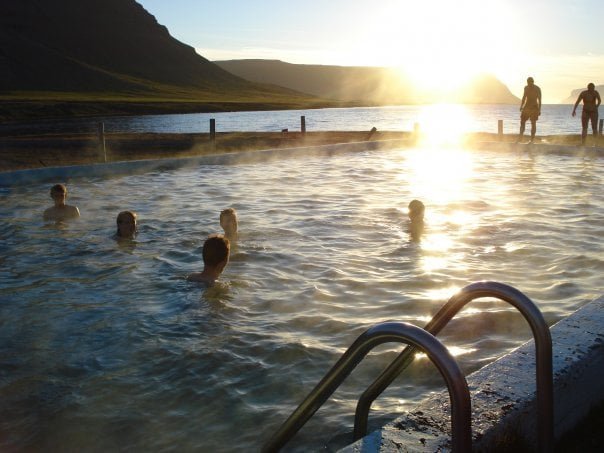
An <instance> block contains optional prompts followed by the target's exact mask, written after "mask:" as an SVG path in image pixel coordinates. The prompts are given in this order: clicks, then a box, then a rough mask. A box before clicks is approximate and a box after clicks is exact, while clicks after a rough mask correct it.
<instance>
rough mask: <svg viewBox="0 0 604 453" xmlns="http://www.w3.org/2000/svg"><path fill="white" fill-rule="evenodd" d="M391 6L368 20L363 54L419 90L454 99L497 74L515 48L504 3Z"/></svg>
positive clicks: (479, 0) (469, 0) (435, 1)
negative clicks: (482, 76)
mask: <svg viewBox="0 0 604 453" xmlns="http://www.w3.org/2000/svg"><path fill="white" fill-rule="evenodd" d="M485 3H486V2H484V0H457V1H450V0H432V1H417V0H416V1H401V0H398V1H397V0H385V1H382V2H380V3H379V6H376V10H375V11H372V13H371V14H370V16H369V17H368V18H367V20H370V21H371V25H370V26H368V27H366V30H365V33H363V43H362V44H361V45H360V46H359V47H360V49H361V52H359V54H360V55H362V54H363V53H365V52H366V53H369V54H371V55H372V57H373V59H374V61H375V60H377V59H381V61H383V62H384V63H385V65H387V66H393V67H397V68H399V70H400V71H401V72H402V73H403V74H404V75H405V76H406V77H407V78H408V79H410V80H411V81H412V83H413V84H414V86H415V87H416V88H417V89H419V90H424V91H426V92H430V93H432V94H435V93H442V94H443V95H445V94H450V93H452V92H454V91H455V90H457V89H459V88H460V87H461V86H463V85H464V84H467V83H468V82H470V81H471V80H472V78H473V77H475V76H477V75H478V74H482V73H486V72H495V70H496V69H498V68H500V67H501V64H502V63H501V62H502V57H503V55H504V54H505V56H506V60H507V61H513V59H508V58H507V56H508V53H509V49H511V48H513V47H514V46H513V45H512V44H513V42H514V34H513V33H511V31H510V30H509V29H507V28H506V27H507V26H508V24H509V23H513V21H512V18H511V14H510V11H509V7H508V6H507V5H506V4H505V2H504V1H503V0H491V1H489V2H488V5H487V6H485Z"/></svg>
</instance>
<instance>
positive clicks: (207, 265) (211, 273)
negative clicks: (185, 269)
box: [187, 234, 231, 285]
mask: <svg viewBox="0 0 604 453" xmlns="http://www.w3.org/2000/svg"><path fill="white" fill-rule="evenodd" d="M230 252H231V243H230V242H229V240H228V239H227V238H226V237H225V236H224V235H222V234H214V235H211V236H209V237H208V238H207V239H206V241H205V242H204V244H203V252H202V256H203V271H201V272H194V273H192V274H190V275H189V276H188V277H187V280H188V281H190V282H196V283H205V284H207V285H211V284H213V283H214V282H215V281H216V279H217V278H218V277H219V276H220V274H222V271H223V270H224V268H225V267H226V265H227V263H228V262H229V254H230Z"/></svg>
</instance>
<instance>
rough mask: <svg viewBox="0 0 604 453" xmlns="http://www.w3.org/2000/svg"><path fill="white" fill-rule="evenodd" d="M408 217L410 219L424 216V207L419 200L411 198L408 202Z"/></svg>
mask: <svg viewBox="0 0 604 453" xmlns="http://www.w3.org/2000/svg"><path fill="white" fill-rule="evenodd" d="M408 208H409V218H410V219H411V220H421V219H423V218H424V211H425V210H426V207H425V206H424V204H423V203H422V202H421V201H419V200H411V202H410V203H409V207H408Z"/></svg>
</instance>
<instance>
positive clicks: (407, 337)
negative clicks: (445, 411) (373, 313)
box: [262, 322, 472, 452]
mask: <svg viewBox="0 0 604 453" xmlns="http://www.w3.org/2000/svg"><path fill="white" fill-rule="evenodd" d="M388 342H399V343H406V344H409V345H413V346H414V347H415V348H418V349H420V350H423V351H425V352H426V354H427V355H428V357H429V358H430V360H431V361H432V362H433V363H434V364H435V365H436V368H437V369H438V371H439V372H440V374H441V375H442V376H443V378H444V379H445V382H446V384H447V388H448V390H449V396H450V398H451V444H452V448H453V451H456V452H465V451H470V450H471V446H472V430H471V421H470V417H471V406H470V404H471V403H470V393H469V390H468V384H467V383H466V378H465V377H464V375H463V373H462V372H461V369H460V368H459V366H458V365H457V362H455V359H454V358H453V356H452V355H451V354H450V353H449V351H448V350H447V348H445V347H444V346H443V345H442V343H441V342H440V341H438V340H437V339H436V337H434V336H433V335H432V334H430V333H428V332H426V331H425V330H424V329H422V328H420V327H417V326H414V325H412V324H407V323H403V322H386V323H382V324H377V325H375V326H373V327H371V328H370V329H368V330H366V331H365V332H364V333H362V334H361V335H360V336H359V337H358V338H357V339H356V340H355V342H354V343H353V344H352V345H351V346H350V347H349V348H348V350H347V351H346V352H345V353H344V354H343V355H342V357H341V358H340V359H339V360H338V361H337V362H336V364H335V365H334V366H333V367H332V368H331V370H329V372H328V373H327V374H326V375H325V376H324V377H323V379H321V381H320V382H319V383H318V384H317V385H316V387H315V388H314V389H313V390H312V391H311V392H310V393H309V395H308V396H307V397H306V398H305V399H304V401H302V403H300V405H299V406H298V407H297V409H296V410H295V411H294V412H293V413H292V414H291V415H290V416H289V418H288V419H287V420H286V421H285V422H284V423H283V424H282V425H281V427H280V428H279V430H278V431H277V432H276V433H275V435H274V436H273V437H272V438H271V439H270V440H269V441H268V442H267V443H266V444H265V445H264V446H263V448H262V451H263V452H274V451H278V450H279V449H280V448H281V447H283V445H285V444H286V443H287V442H288V441H289V439H290V438H291V437H292V436H293V435H294V434H296V433H297V432H298V431H299V430H300V428H302V426H304V424H305V423H306V422H307V421H308V419H310V417H312V416H313V414H314V413H315V412H316V411H317V410H318V409H319V408H320V407H321V405H323V403H324V402H325V401H327V399H328V398H329V397H330V396H331V394H332V393H333V392H334V391H335V390H336V389H337V388H338V387H339V386H340V384H341V383H342V382H343V381H344V379H346V377H347V376H348V375H349V374H350V373H351V372H352V370H353V369H354V368H355V367H356V366H357V365H358V364H359V363H360V362H361V360H363V358H364V357H365V356H366V355H367V354H368V353H369V351H371V350H372V349H373V348H374V347H376V346H378V345H380V344H383V343H388Z"/></svg>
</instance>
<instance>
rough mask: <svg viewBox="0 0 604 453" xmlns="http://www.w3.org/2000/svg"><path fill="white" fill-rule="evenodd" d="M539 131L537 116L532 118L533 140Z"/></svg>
mask: <svg viewBox="0 0 604 453" xmlns="http://www.w3.org/2000/svg"><path fill="white" fill-rule="evenodd" d="M536 133H537V118H531V142H532V141H533V140H534V139H535V134H536Z"/></svg>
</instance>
